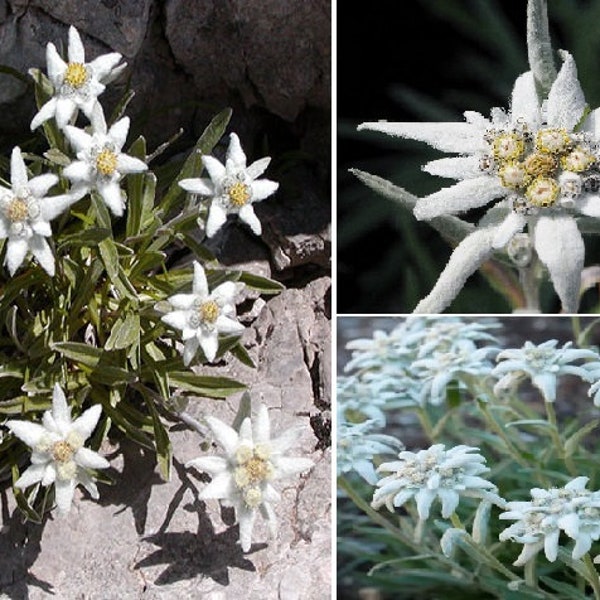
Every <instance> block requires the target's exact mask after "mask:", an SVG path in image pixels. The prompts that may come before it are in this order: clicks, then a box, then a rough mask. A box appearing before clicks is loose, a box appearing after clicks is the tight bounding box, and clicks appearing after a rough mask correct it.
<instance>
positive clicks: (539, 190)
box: [525, 177, 560, 208]
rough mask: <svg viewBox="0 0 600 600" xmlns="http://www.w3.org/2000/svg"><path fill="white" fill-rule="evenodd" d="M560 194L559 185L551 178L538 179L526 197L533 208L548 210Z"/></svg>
mask: <svg viewBox="0 0 600 600" xmlns="http://www.w3.org/2000/svg"><path fill="white" fill-rule="evenodd" d="M559 192H560V188H559V186H558V183H556V181H554V179H550V178H549V177H537V178H536V179H535V180H534V182H533V183H532V184H531V185H530V186H529V187H528V188H527V191H526V192H525V196H526V197H527V199H528V200H529V202H530V203H531V204H533V206H537V207H538V208H546V207H548V206H552V205H553V204H554V203H555V202H556V200H557V198H558V194H559Z"/></svg>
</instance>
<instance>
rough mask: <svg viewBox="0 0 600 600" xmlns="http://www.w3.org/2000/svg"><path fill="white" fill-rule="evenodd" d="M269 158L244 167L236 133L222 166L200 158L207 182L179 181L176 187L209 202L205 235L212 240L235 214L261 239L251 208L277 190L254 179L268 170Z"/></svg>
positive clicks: (243, 159)
mask: <svg viewBox="0 0 600 600" xmlns="http://www.w3.org/2000/svg"><path fill="white" fill-rule="evenodd" d="M270 162H271V158H270V157H268V156H267V157H265V158H261V159H259V160H257V161H255V162H253V163H252V164H251V165H250V166H249V167H247V166H246V155H245V154H244V151H243V150H242V147H241V145H240V140H239V138H238V136H237V135H236V134H235V133H232V134H231V135H230V136H229V148H228V149H227V158H226V160H225V165H223V164H222V163H221V161H219V160H217V159H216V158H214V157H212V156H203V157H202V163H203V164H204V167H205V168H206V170H207V172H208V175H209V177H210V179H204V178H203V179H200V178H196V179H182V180H181V181H180V182H179V185H180V186H181V187H182V188H183V189H184V190H186V191H187V192H191V193H192V194H199V195H200V196H208V197H211V198H212V201H211V203H210V208H209V210H208V219H207V221H206V235H207V236H208V237H212V236H213V235H215V233H217V231H218V230H219V229H220V228H221V226H222V225H223V224H224V223H225V221H226V220H227V215H228V214H237V215H239V217H240V219H241V220H242V221H244V222H245V223H247V224H248V225H249V226H250V229H252V231H253V232H254V233H255V234H256V235H260V234H261V231H262V228H261V224H260V221H259V220H258V217H257V216H256V214H255V213H254V209H253V208H252V204H253V203H254V202H260V201H261V200H264V199H265V198H267V197H268V196H270V195H271V194H274V193H275V191H276V190H277V188H278V187H279V184H278V183H275V182H274V181H270V180H269V179H257V178H258V177H260V176H261V175H262V174H263V173H264V172H265V170H266V168H267V167H268V166H269V163H270Z"/></svg>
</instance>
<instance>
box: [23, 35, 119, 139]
mask: <svg viewBox="0 0 600 600" xmlns="http://www.w3.org/2000/svg"><path fill="white" fill-rule="evenodd" d="M67 55H68V60H67V61H66V62H65V61H64V60H63V59H62V58H61V57H60V55H59V54H58V51H57V50H56V46H55V45H54V44H53V43H52V42H50V43H49V44H48V45H47V46H46V63H47V67H48V77H49V79H50V81H51V83H52V85H53V86H54V95H53V96H52V98H50V100H48V102H46V103H45V104H44V105H43V106H42V107H41V108H40V110H39V112H38V113H37V114H36V115H35V117H33V120H32V121H31V129H32V130H33V129H35V128H36V127H39V126H40V125H41V124H42V123H44V122H46V121H47V120H48V119H51V118H52V117H55V118H56V124H57V125H58V127H59V128H60V129H64V127H65V126H66V125H67V124H68V123H69V122H70V121H71V119H72V118H73V116H74V115H75V113H76V111H77V109H81V110H82V111H83V113H84V114H85V115H86V116H87V117H88V118H90V116H91V114H92V111H93V110H94V108H95V106H96V105H97V104H98V99H97V98H98V96H99V95H100V94H101V93H102V92H103V91H104V90H105V88H106V86H105V85H104V84H105V83H109V82H110V81H111V80H112V79H114V78H115V77H116V76H117V75H118V74H119V73H121V71H122V70H123V69H124V67H125V64H121V65H119V62H120V61H121V58H122V57H121V55H120V54H119V53H118V52H111V53H109V54H103V55H102V56H99V57H98V58H96V59H94V60H93V61H91V62H88V63H86V62H85V50H84V48H83V43H82V42H81V37H80V36H79V32H78V31H77V29H75V27H73V26H71V27H69V47H68V51H67Z"/></svg>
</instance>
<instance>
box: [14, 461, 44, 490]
mask: <svg viewBox="0 0 600 600" xmlns="http://www.w3.org/2000/svg"><path fill="white" fill-rule="evenodd" d="M45 472H46V463H44V464H40V465H31V466H30V467H29V468H28V469H27V470H26V471H25V472H24V473H22V474H21V477H19V479H17V481H15V487H18V488H21V489H25V488H27V487H29V486H30V485H33V484H34V483H38V482H39V481H42V479H43V478H44V473H45Z"/></svg>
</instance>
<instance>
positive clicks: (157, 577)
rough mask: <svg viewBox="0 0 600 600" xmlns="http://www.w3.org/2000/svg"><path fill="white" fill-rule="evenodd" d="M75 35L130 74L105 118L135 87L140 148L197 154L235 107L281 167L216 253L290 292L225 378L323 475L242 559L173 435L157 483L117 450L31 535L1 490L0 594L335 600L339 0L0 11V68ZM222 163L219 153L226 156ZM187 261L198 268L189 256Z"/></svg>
mask: <svg viewBox="0 0 600 600" xmlns="http://www.w3.org/2000/svg"><path fill="white" fill-rule="evenodd" d="M69 24H73V25H75V26H76V27H77V28H78V29H79V31H80V33H81V35H82V38H83V43H84V45H85V47H86V52H88V54H87V55H86V58H88V59H91V58H93V57H94V56H97V55H98V54H102V53H105V52H108V51H111V50H115V51H118V52H121V53H122V54H123V56H124V58H125V59H126V60H127V62H128V65H129V66H128V69H127V72H126V74H125V77H124V79H123V80H122V81H120V83H118V84H117V85H116V86H115V88H114V89H111V90H108V91H107V92H106V93H105V95H103V96H102V97H101V99H102V102H103V105H104V106H105V107H106V110H107V112H110V108H111V107H112V106H115V105H116V103H117V102H118V100H119V98H120V97H121V96H122V94H123V93H124V92H125V90H126V88H127V87H128V86H130V87H131V88H132V89H134V90H135V92H136V96H135V98H134V100H133V101H132V103H131V104H130V106H129V107H128V111H127V114H128V115H129V116H130V117H131V119H132V129H131V137H132V139H133V136H135V135H137V134H139V133H143V134H144V135H145V137H146V138H147V139H148V140H149V148H150V149H153V148H154V147H156V146H157V145H158V144H160V143H161V142H163V141H164V140H165V139H166V138H168V137H169V136H170V135H171V134H173V133H175V132H176V131H177V130H179V129H180V128H182V129H183V135H182V137H181V138H180V139H179V141H178V142H177V143H176V145H175V146H174V148H173V151H174V152H178V151H180V152H185V151H186V150H187V149H189V147H190V146H191V144H192V143H193V141H194V140H195V139H196V138H197V136H198V135H199V134H200V133H201V132H202V130H203V128H204V127H205V126H206V125H207V123H208V122H209V121H210V118H211V117H212V116H213V115H214V114H216V113H217V112H219V111H220V110H221V109H223V108H224V107H225V106H230V107H232V108H233V118H232V122H231V125H230V128H229V129H228V131H236V132H237V133H238V134H239V135H240V138H241V140H242V143H243V145H244V149H245V150H246V153H247V154H248V157H249V159H250V160H254V159H256V158H259V157H262V156H265V155H271V156H273V163H272V165H271V167H270V168H269V171H268V172H267V174H266V176H267V177H269V178H271V179H275V180H277V181H279V182H280V189H279V191H278V193H277V194H276V196H274V197H273V198H269V199H267V200H266V201H264V202H262V203H261V204H259V205H256V212H257V214H258V216H259V218H260V219H261V221H262V223H263V236H262V237H261V238H255V237H254V236H252V235H251V234H250V233H248V231H247V230H246V229H244V228H243V227H237V226H226V227H225V228H224V229H223V231H222V232H220V233H219V235H217V236H215V238H213V239H212V240H211V249H212V250H213V251H214V252H215V254H216V255H217V256H218V257H219V260H220V262H221V263H222V264H224V265H226V266H231V267H233V268H236V269H243V270H247V271H251V272H252V273H255V274H258V275H264V276H267V277H272V278H274V279H277V280H279V281H281V282H282V283H284V285H285V286H286V289H285V291H283V292H282V293H281V294H279V295H277V296H274V297H271V298H250V299H248V301H247V302H246V303H245V309H244V311H243V314H242V319H243V320H244V323H245V324H246V325H247V326H248V330H247V331H246V333H245V335H244V344H245V346H246V348H247V349H248V351H249V353H250V355H251V356H252V357H253V359H254V361H255V363H256V368H255V369H251V368H248V367H246V366H244V365H242V364H241V363H239V362H238V361H237V360H236V359H234V358H232V357H229V358H227V357H226V359H225V361H223V362H222V363H221V364H220V365H219V367H218V368H217V369H216V370H215V369H211V371H210V373H211V374H215V372H217V373H220V374H223V375H227V376H228V377H234V378H236V379H239V380H240V381H243V382H244V383H246V384H247V385H248V386H249V389H250V394H251V397H252V398H253V399H254V401H255V402H258V401H263V402H265V403H266V404H267V405H268V406H269V408H270V414H271V420H272V423H274V426H275V431H278V430H280V429H285V428H287V427H290V426H294V425H298V424H300V425H303V426H304V433H303V436H302V439H301V440H300V442H299V445H298V447H297V449H296V451H295V453H294V455H296V456H307V457H310V458H311V459H312V460H313V461H314V467H313V468H312V469H311V470H310V471H309V472H308V473H306V474H304V475H302V476H299V477H296V478H294V479H291V480H289V481H283V482H282V485H281V486H280V488H279V489H280V491H281V493H282V500H281V502H280V504H278V505H277V507H276V508H277V515H278V517H279V520H280V530H279V534H278V536H277V538H276V539H275V540H271V541H269V540H268V539H267V532H266V529H265V527H264V526H263V524H262V523H261V522H260V521H258V522H257V525H256V528H255V537H254V538H253V539H254V541H255V543H254V544H253V546H252V548H251V550H250V552H249V553H247V554H244V553H243V552H242V550H241V548H240V546H239V544H238V543H237V539H238V533H237V527H236V526H235V525H234V524H233V514H232V513H231V511H229V510H221V509H220V508H219V505H218V503H217V502H216V501H208V502H202V501H200V500H198V496H197V495H198V490H199V489H201V488H202V486H203V485H204V484H205V482H206V479H205V476H201V475H200V474H199V473H197V472H195V471H193V470H191V471H190V470H186V469H185V468H184V467H183V464H184V463H185V462H186V461H188V460H189V459H191V458H193V457H196V456H199V455H200V453H201V452H202V450H201V449H200V444H201V443H202V442H203V441H204V440H203V439H202V438H201V437H200V436H199V435H198V434H197V433H196V432H193V431H190V430H189V429H188V428H186V427H184V426H182V425H181V424H177V423H173V424H172V427H171V434H172V441H173V447H174V456H175V461H174V467H173V472H172V477H171V481H169V482H164V481H162V480H161V479H160V477H159V475H158V471H157V469H156V466H155V462H154V459H153V457H152V455H151V454H150V453H148V452H146V451H143V450H141V449H140V448H139V447H136V446H133V445H131V444H130V443H128V442H123V441H122V440H119V439H117V438H115V439H113V440H111V441H112V443H111V445H110V446H107V447H106V448H105V449H104V450H105V453H106V454H107V456H108V457H109V458H110V461H111V468H112V475H113V476H114V477H115V479H116V480H117V485H115V486H112V487H109V486H104V485H101V486H100V494H101V497H100V501H99V502H94V501H92V500H90V499H89V498H88V497H87V496H86V495H85V494H83V493H79V492H78V494H77V496H76V500H75V503H74V506H73V510H72V512H71V514H70V515H69V516H68V517H67V518H65V519H60V518H57V517H54V516H53V517H51V518H50V519H48V520H47V521H46V522H45V523H44V524H43V525H35V524H32V523H27V522H24V521H23V519H22V517H21V515H20V514H19V512H18V511H16V510H15V508H14V502H13V501H12V498H11V492H10V489H7V487H6V484H4V486H3V487H2V484H0V510H1V524H2V528H1V529H0V598H10V599H11V600H20V599H22V598H28V599H33V600H36V599H42V598H52V597H53V598H60V599H63V598H64V599H66V600H70V599H77V600H79V599H81V600H84V599H85V600H92V599H99V600H100V599H102V600H110V599H113V598H114V599H117V598H118V599H130V598H131V599H136V598H177V599H179V598H207V599H209V600H211V599H214V600H224V599H229V598H236V599H237V598H244V599H246V598H248V599H250V600H252V599H256V600H258V599H261V600H262V599H267V600H269V599H271V598H273V599H276V598H281V599H282V600H296V599H297V600H320V599H322V598H328V597H330V585H331V584H330V581H331V568H332V564H331V556H332V548H331V473H330V466H331V456H330V441H329V429H328V427H329V416H330V412H329V410H330V401H331V399H330V377H331V358H330V357H331V348H330V343H331V334H330V324H331V306H330V294H331V290H330V286H331V280H330V255H331V239H330V223H331V204H330V177H331V165H330V148H331V144H330V48H331V45H330V44H331V42H330V29H331V20H330V3H329V1H328V0H294V1H291V2H285V3H282V2H278V1H277V0H227V1H221V0H207V1H203V2H187V1H185V0H101V1H100V2H99V1H97V0H78V1H77V2H74V1H73V2H72V1H71V0H66V1H64V2H60V3H56V2H54V1H49V0H0V65H6V66H8V67H10V68H11V69H14V70H15V71H17V72H19V73H21V74H22V73H26V72H27V69H28V68H30V67H38V68H41V69H42V70H45V46H46V43H47V42H48V41H54V42H55V43H56V44H57V45H58V46H60V42H61V41H62V42H63V46H64V45H65V44H66V39H67V27H68V25H69ZM0 81H1V82H2V85H0V146H2V153H3V154H5V153H6V152H5V150H6V149H7V148H8V150H10V148H11V147H12V146H13V145H14V144H15V143H23V141H27V140H31V134H30V132H29V122H30V120H31V117H32V116H33V114H34V112H35V107H34V104H33V100H32V94H31V91H32V90H31V85H30V84H27V83H26V80H22V79H21V78H19V77H15V76H13V75H11V74H7V73H6V72H4V71H3V72H1V73H0ZM217 151H221V152H222V151H223V148H218V149H217ZM182 259H183V260H186V258H185V257H182ZM239 400H240V396H239V395H236V396H232V397H230V398H229V399H228V400H227V401H220V402H216V401H214V402H213V401H208V400H206V399H198V401H197V402H195V403H191V404H190V406H189V412H190V413H191V414H192V415H194V416H196V417H197V418H200V417H202V415H204V414H208V413H210V414H213V415H215V416H217V417H219V418H221V419H222V420H224V421H226V422H227V421H231V420H232V419H233V417H234V415H235V413H236V409H237V405H238V403H239Z"/></svg>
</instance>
